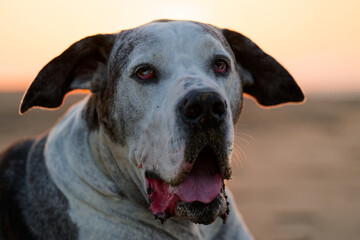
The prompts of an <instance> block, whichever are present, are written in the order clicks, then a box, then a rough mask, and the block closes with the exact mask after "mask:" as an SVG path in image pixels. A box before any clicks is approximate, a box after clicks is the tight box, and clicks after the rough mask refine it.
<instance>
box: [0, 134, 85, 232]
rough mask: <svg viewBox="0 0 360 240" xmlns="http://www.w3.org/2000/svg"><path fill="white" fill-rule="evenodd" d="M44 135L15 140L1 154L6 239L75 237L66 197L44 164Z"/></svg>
mask: <svg viewBox="0 0 360 240" xmlns="http://www.w3.org/2000/svg"><path fill="white" fill-rule="evenodd" d="M46 138H47V136H45V137H43V138H42V139H40V140H28V141H24V142H21V143H18V144H16V145H14V146H13V147H11V148H9V150H7V151H6V152H5V153H3V154H2V155H1V167H0V177H1V178H0V179H1V180H0V181H1V182H0V193H1V198H0V203H1V204H0V206H1V208H0V210H1V214H0V230H1V232H2V234H3V235H4V237H5V239H77V237H78V229H77V227H76V226H75V224H74V223H73V222H72V221H71V219H70V216H69V215H68V214H67V211H68V208H69V206H68V201H67V199H66V198H65V197H64V195H63V194H62V193H61V192H60V191H59V189H58V188H57V187H56V186H55V184H54V183H53V182H52V180H51V178H50V177H49V175H48V171H47V169H46V166H45V161H44V155H43V153H44V145H45V142H46ZM3 207H4V208H3Z"/></svg>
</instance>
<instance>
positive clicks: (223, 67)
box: [214, 59, 228, 73]
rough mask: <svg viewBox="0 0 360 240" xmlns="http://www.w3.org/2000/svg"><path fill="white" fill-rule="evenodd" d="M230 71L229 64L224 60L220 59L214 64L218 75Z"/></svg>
mask: <svg viewBox="0 0 360 240" xmlns="http://www.w3.org/2000/svg"><path fill="white" fill-rule="evenodd" d="M227 70H228V64H227V62H226V61H225V60H223V59H218V60H216V61H215V63H214V71H215V72H217V73H226V72H227Z"/></svg>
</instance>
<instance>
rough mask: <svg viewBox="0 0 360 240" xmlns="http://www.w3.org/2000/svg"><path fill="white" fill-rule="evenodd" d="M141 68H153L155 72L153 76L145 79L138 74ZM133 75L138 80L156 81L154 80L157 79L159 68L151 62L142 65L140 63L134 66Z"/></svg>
mask: <svg viewBox="0 0 360 240" xmlns="http://www.w3.org/2000/svg"><path fill="white" fill-rule="evenodd" d="M141 69H150V70H152V72H153V76H152V77H151V78H147V79H143V78H141V77H139V76H138V72H139V71H140V70H141ZM131 76H132V77H133V78H135V79H136V80H139V81H144V82H146V81H147V82H154V81H157V76H158V74H157V70H156V68H155V67H153V66H152V65H150V64H141V65H138V66H137V67H135V68H133V71H132V74H131Z"/></svg>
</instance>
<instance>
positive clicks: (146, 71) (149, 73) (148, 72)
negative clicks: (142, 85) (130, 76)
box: [136, 67, 155, 80]
mask: <svg viewBox="0 0 360 240" xmlns="http://www.w3.org/2000/svg"><path fill="white" fill-rule="evenodd" d="M136 76H138V78H140V79H142V80H146V79H151V78H153V77H154V76H155V74H154V70H152V69H151V68H148V67H142V68H140V69H138V70H137V71H136Z"/></svg>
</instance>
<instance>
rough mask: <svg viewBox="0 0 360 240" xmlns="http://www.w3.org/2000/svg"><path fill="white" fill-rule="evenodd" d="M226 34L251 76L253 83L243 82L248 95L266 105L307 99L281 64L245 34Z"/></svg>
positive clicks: (224, 31)
mask: <svg viewBox="0 0 360 240" xmlns="http://www.w3.org/2000/svg"><path fill="white" fill-rule="evenodd" d="M222 31H223V35H224V36H225V38H226V40H227V41H228V43H229V45H230V47H231V49H232V51H233V52H234V54H235V57H236V60H237V62H238V65H240V67H243V68H244V69H245V70H246V71H248V72H249V73H250V74H251V76H250V81H246V80H245V81H244V83H243V84H244V86H243V91H244V92H245V93H247V94H250V95H252V96H253V97H255V99H256V100H257V101H258V102H259V103H260V104H261V105H264V106H271V105H276V104H281V103H285V102H301V101H303V100H304V95H303V93H302V91H301V90H300V88H299V86H298V85H297V84H296V82H295V80H294V79H293V77H292V76H291V75H290V73H289V72H288V71H287V70H286V69H285V68H284V67H283V66H281V65H280V63H278V62H277V61H276V60H275V59H274V58H272V57H271V56H269V55H267V54H266V53H265V52H263V51H262V50H261V49H260V48H259V47H258V46H257V45H256V44H255V43H253V42H252V41H251V40H250V39H248V38H247V37H245V36H243V35H242V34H240V33H238V32H234V31H231V30H228V29H223V30H222Z"/></svg>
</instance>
